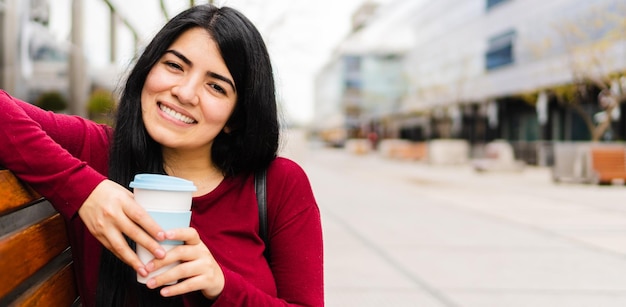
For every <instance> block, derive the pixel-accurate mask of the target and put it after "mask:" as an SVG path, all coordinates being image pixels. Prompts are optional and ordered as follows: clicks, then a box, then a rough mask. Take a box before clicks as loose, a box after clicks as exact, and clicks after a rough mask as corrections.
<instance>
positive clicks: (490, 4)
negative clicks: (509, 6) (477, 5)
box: [487, 0, 509, 10]
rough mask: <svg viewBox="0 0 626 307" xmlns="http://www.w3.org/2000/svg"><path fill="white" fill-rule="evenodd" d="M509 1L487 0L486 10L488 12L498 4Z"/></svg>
mask: <svg viewBox="0 0 626 307" xmlns="http://www.w3.org/2000/svg"><path fill="white" fill-rule="evenodd" d="M506 1H509V0H487V10H490V9H491V8H492V7H494V6H496V5H498V4H500V3H501V2H506Z"/></svg>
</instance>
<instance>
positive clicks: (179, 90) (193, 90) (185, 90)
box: [172, 78, 200, 104]
mask: <svg viewBox="0 0 626 307" xmlns="http://www.w3.org/2000/svg"><path fill="white" fill-rule="evenodd" d="M172 95H174V96H176V98H178V100H179V101H180V102H181V103H189V104H197V103H198V102H199V101H200V98H199V97H198V86H197V85H196V82H194V81H193V80H192V78H183V79H181V80H180V82H179V83H178V84H176V85H175V86H174V87H173V88H172Z"/></svg>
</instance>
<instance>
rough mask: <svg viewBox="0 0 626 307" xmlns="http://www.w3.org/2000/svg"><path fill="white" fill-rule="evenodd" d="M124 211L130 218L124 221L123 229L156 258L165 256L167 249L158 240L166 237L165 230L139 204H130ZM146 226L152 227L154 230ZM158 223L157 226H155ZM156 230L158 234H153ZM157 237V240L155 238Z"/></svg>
mask: <svg viewBox="0 0 626 307" xmlns="http://www.w3.org/2000/svg"><path fill="white" fill-rule="evenodd" d="M124 213H125V214H126V215H127V216H128V218H129V219H128V220H127V221H124V222H122V223H123V225H121V227H120V228H121V230H122V232H124V233H125V234H126V235H127V236H128V237H129V238H131V239H132V240H133V241H135V243H137V244H138V245H140V246H142V247H144V248H145V249H146V250H148V251H150V252H151V253H152V254H153V255H154V256H155V257H156V258H163V257H164V256H165V250H164V249H163V247H161V245H160V244H159V242H158V241H157V240H164V239H165V232H164V231H163V230H162V229H161V227H160V226H159V225H158V224H157V223H156V222H155V221H154V219H152V217H150V215H149V214H148V212H146V211H145V210H144V209H143V208H142V207H141V206H139V205H135V206H133V205H129V206H125V207H124ZM144 225H148V226H145V227H152V228H154V229H153V230H150V229H147V228H145V227H144ZM155 225H156V228H155ZM155 231H156V234H154V235H152V234H153V233H154V232H155ZM155 238H156V239H157V240H155Z"/></svg>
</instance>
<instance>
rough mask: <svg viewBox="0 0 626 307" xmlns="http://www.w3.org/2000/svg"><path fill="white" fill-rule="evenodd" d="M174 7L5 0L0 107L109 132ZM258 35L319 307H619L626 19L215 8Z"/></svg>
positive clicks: (541, 1) (383, 5)
mask: <svg viewBox="0 0 626 307" xmlns="http://www.w3.org/2000/svg"><path fill="white" fill-rule="evenodd" d="M207 2H209V1H193V0H191V1H182V0H161V1H159V0H135V1H121V0H52V1H47V0H0V68H1V69H0V72H1V73H0V88H2V89H4V90H6V91H8V92H9V93H11V94H12V95H14V96H16V97H18V98H21V99H24V100H26V101H29V102H31V103H34V104H37V105H39V106H40V107H42V108H45V109H49V110H52V111H55V112H64V113H71V114H77V115H80V116H85V117H89V118H92V119H94V120H96V121H101V122H110V121H111V119H110V117H109V115H108V112H109V111H110V110H111V109H112V108H114V106H115V103H116V97H117V90H118V89H119V86H120V82H122V80H123V76H124V73H125V72H126V71H127V70H128V67H129V66H131V65H132V64H133V59H134V57H135V56H136V54H137V53H138V52H140V51H141V50H142V48H143V47H144V46H145V45H146V44H147V43H148V41H149V40H150V39H151V38H152V36H153V35H154V34H155V33H156V31H158V29H159V28H160V27H161V26H162V25H163V24H164V23H165V21H166V20H167V19H168V18H170V17H172V16H174V15H175V14H177V13H178V12H180V11H181V10H183V9H185V8H187V7H189V6H190V5H194V4H201V3H207ZM211 2H212V3H214V4H216V5H218V6H221V5H226V6H232V7H235V8H237V9H239V10H241V11H242V12H243V13H244V14H245V15H247V16H248V17H249V18H250V19H251V20H252V21H253V22H254V23H255V24H256V25H257V27H258V28H259V30H260V31H261V33H262V34H263V36H264V38H265V40H266V43H267V45H268V49H269V50H270V54H271V58H272V61H273V64H274V68H275V76H276V80H277V86H278V88H277V93H278V98H279V104H280V110H281V114H282V118H283V127H284V133H283V147H282V149H281V150H282V152H281V154H282V155H285V156H288V157H290V158H292V159H294V160H296V161H298V162H300V163H301V164H302V165H303V166H304V167H305V168H306V169H307V172H308V173H309V175H310V177H311V182H312V185H313V189H314V191H315V193H316V197H317V198H318V202H319V204H320V209H321V211H322V217H323V222H324V232H325V249H326V250H325V254H326V259H327V260H326V261H327V265H326V268H327V273H326V280H327V300H328V305H330V306H380V305H385V306H422V307H423V306H481V307H482V306H494V307H496V306H497V307H502V306H505V307H511V306H551V307H553V306H568V307H569V306H594V307H596V306H604V307H608V306H626V248H624V246H626V209H625V208H623V206H622V204H623V203H624V199H626V189H624V181H625V180H626V163H625V161H626V144H625V143H624V140H625V139H626V118H625V116H626V104H625V103H624V102H626V0H594V1H589V0H550V1H545V0H340V1H331V0H317V1H311V0H295V1H294V0H263V1H261V0H221V1H220V0H216V1H211Z"/></svg>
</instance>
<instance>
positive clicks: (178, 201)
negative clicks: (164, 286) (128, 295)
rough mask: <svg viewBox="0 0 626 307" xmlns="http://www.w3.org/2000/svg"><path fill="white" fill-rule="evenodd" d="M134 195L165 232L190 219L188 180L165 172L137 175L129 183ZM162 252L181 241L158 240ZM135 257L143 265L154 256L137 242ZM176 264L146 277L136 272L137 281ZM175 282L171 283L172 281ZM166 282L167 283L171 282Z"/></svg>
mask: <svg viewBox="0 0 626 307" xmlns="http://www.w3.org/2000/svg"><path fill="white" fill-rule="evenodd" d="M130 187H131V188H133V193H134V195H135V201H137V203H139V205H141V206H142V207H143V208H144V209H146V211H147V212H148V214H150V216H151V217H152V218H153V219H154V220H155V221H156V222H157V223H158V224H159V226H161V228H163V230H165V231H167V230H170V229H175V228H182V227H188V226H189V222H190V221H191V211H190V210H191V198H192V193H193V192H194V191H196V186H195V185H194V184H193V182H192V181H189V180H185V179H182V178H177V177H173V176H167V175H157V174H137V175H135V178H134V180H133V182H131V183H130ZM160 244H161V246H162V247H163V249H165V251H166V252H167V251H169V250H171V249H172V248H174V247H176V245H181V244H183V242H182V241H172V240H167V241H163V242H160ZM137 256H138V257H139V260H141V262H143V263H144V264H146V263H148V262H149V261H150V260H152V259H154V256H153V255H152V253H150V252H149V251H148V250H146V249H145V248H143V247H142V246H140V245H137ZM177 264H178V263H173V264H171V265H168V266H165V267H162V268H160V269H158V270H156V271H154V272H152V273H150V274H149V275H148V276H147V277H142V276H141V275H139V274H137V281H138V282H140V283H144V284H145V283H146V282H147V281H148V279H150V278H151V277H154V276H157V275H159V274H161V273H163V272H165V271H167V270H169V269H171V268H172V267H174V266H176V265H177ZM174 283H175V282H174ZM174 283H170V284H174Z"/></svg>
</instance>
